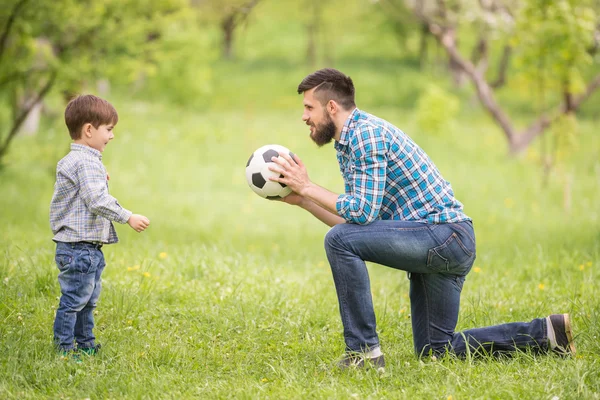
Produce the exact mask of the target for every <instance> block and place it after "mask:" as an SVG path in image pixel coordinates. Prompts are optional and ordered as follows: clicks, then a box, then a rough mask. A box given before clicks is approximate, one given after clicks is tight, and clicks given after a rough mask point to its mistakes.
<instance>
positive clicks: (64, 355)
mask: <svg viewBox="0 0 600 400" xmlns="http://www.w3.org/2000/svg"><path fill="white" fill-rule="evenodd" d="M58 354H59V355H60V358H61V359H62V360H73V361H75V362H77V363H80V362H81V357H79V354H78V353H77V352H76V351H75V350H74V349H72V350H59V351H58Z"/></svg>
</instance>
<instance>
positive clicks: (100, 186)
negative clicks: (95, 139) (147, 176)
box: [50, 143, 131, 244]
mask: <svg viewBox="0 0 600 400" xmlns="http://www.w3.org/2000/svg"><path fill="white" fill-rule="evenodd" d="M130 216H131V211H128V210H126V209H124V208H123V207H121V206H120V205H119V203H118V202H117V199H115V198H114V197H112V196H111V195H110V194H108V179H107V174H106V169H105V168H104V165H103V164H102V153H100V152H99V151H98V150H96V149H93V148H91V147H89V146H85V145H81V144H75V143H72V144H71V151H70V152H69V154H67V155H66V156H65V157H64V158H63V159H62V160H60V161H59V162H58V165H57V167H56V183H55V185H54V195H53V196H52V202H51V203H50V227H51V228H52V232H53V233H54V238H53V240H54V241H57V242H80V241H86V242H102V243H107V244H108V243H116V242H118V238H117V233H116V231H115V228H114V226H113V224H112V222H111V221H116V222H119V223H122V224H124V223H126V222H127V220H128V219H129V217H130Z"/></svg>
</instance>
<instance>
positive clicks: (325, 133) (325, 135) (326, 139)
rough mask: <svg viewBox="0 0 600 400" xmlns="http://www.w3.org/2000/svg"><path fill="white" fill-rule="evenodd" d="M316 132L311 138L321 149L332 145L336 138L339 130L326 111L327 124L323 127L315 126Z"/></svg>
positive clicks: (324, 123) (322, 125)
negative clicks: (329, 144) (328, 144)
mask: <svg viewBox="0 0 600 400" xmlns="http://www.w3.org/2000/svg"><path fill="white" fill-rule="evenodd" d="M314 127H315V131H314V133H313V134H311V135H310V138H311V139H312V140H313V142H315V143H316V144H317V146H319V147H321V146H324V145H326V144H327V143H330V142H331V141H332V140H333V137H334V136H335V133H336V131H337V128H336V127H335V123H334V122H333V120H332V119H331V117H330V116H329V114H328V113H327V111H325V122H323V124H321V125H314Z"/></svg>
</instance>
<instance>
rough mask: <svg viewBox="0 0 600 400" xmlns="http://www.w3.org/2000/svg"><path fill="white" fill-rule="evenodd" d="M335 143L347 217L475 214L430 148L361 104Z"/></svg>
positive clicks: (447, 218)
mask: <svg viewBox="0 0 600 400" xmlns="http://www.w3.org/2000/svg"><path fill="white" fill-rule="evenodd" d="M334 146H335V149H336V150H337V159H338V163H339V166H340V171H341V172H342V176H343V178H344V183H345V188H346V193H345V194H342V195H340V196H339V197H338V200H337V203H336V209H337V211H338V213H339V215H340V216H342V217H343V218H344V219H346V221H348V222H351V223H356V224H368V223H370V222H373V221H374V220H376V219H383V220H388V219H391V220H407V221H419V222H424V223H431V224H438V223H447V222H460V221H466V220H470V218H469V217H468V216H466V215H465V214H464V213H463V206H462V204H461V203H460V202H459V201H458V200H456V199H455V198H454V193H453V192H452V187H451V186H450V183H449V182H447V181H446V180H444V178H443V177H442V176H441V174H440V172H439V171H438V169H437V168H436V166H435V165H434V164H433V162H432V161H431V159H429V157H428V156H427V154H425V152H424V151H423V150H422V149H421V148H420V147H419V146H417V144H416V143H415V142H413V140H412V139H411V138H410V137H408V136H407V135H406V134H405V133H404V132H402V131H401V130H400V129H398V128H396V127H395V126H393V125H392V124H390V123H389V122H387V121H384V120H383V119H381V118H377V117H375V116H374V115H371V114H368V113H366V112H364V111H361V110H359V109H358V108H356V109H355V110H354V111H353V112H352V114H351V115H350V116H349V117H348V120H347V121H346V123H345V125H344V127H343V129H342V132H341V135H340V140H339V141H336V142H335V143H334Z"/></svg>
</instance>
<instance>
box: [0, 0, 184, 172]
mask: <svg viewBox="0 0 600 400" xmlns="http://www.w3.org/2000/svg"><path fill="white" fill-rule="evenodd" d="M8 2H9V4H8V5H7V6H6V7H2V9H1V10H0V32H1V36H0V89H2V93H3V94H4V95H2V96H0V101H2V102H4V103H5V104H7V105H8V106H9V107H10V108H11V109H12V111H13V113H12V117H11V118H10V121H9V123H8V126H9V129H8V132H7V133H4V132H0V160H1V159H2V157H3V156H4V155H5V154H6V152H7V151H8V148H9V145H10V143H11V141H12V140H13V138H14V137H15V135H16V134H17V132H18V130H19V127H20V126H21V124H22V123H23V121H24V120H25V118H27V115H28V114H29V113H30V112H31V110H32V109H33V107H35V106H36V105H37V104H39V103H40V102H41V101H42V100H43V99H44V97H45V96H46V95H47V94H48V93H49V91H50V90H52V89H53V88H54V87H55V86H57V87H58V88H59V89H60V90H61V91H62V92H63V93H64V95H65V97H66V98H68V97H69V96H70V95H71V94H72V93H74V92H77V91H78V90H79V89H80V88H81V86H82V85H83V84H85V83H86V82H95V81H96V80H97V79H98V78H111V79H114V80H116V81H120V82H131V81H133V80H134V79H135V78H136V77H137V76H139V74H140V73H143V72H144V71H149V70H152V68H153V63H154V60H155V58H156V56H157V54H158V53H159V52H160V51H161V48H160V44H159V43H160V38H161V36H162V34H163V31H164V30H165V29H167V27H169V26H170V24H172V23H173V22H174V21H177V20H178V19H180V17H181V13H182V12H183V11H185V6H186V3H185V1H184V0H167V1H162V0H149V1H142V0H102V1H100V0H97V1H92V0H87V1H78V0H36V1H35V2H34V1H30V0H13V1H10V0H9V1H8Z"/></svg>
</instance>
